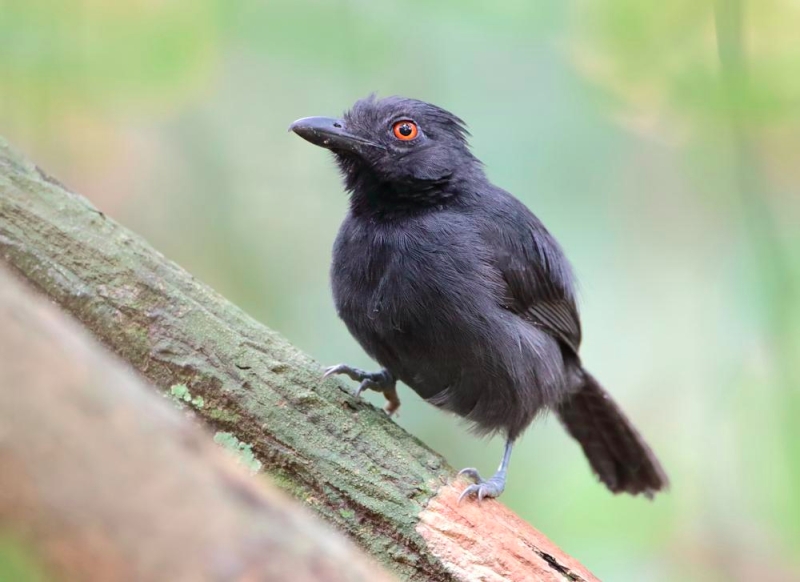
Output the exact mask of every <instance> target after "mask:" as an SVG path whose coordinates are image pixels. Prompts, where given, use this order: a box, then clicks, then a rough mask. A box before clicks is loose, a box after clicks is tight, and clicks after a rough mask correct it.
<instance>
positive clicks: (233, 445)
mask: <svg viewBox="0 0 800 582" xmlns="http://www.w3.org/2000/svg"><path fill="white" fill-rule="evenodd" d="M214 442H215V443H217V444H218V445H220V446H222V448H224V449H227V450H228V451H230V452H231V453H233V456H234V458H235V459H236V462H237V463H238V464H240V465H243V466H245V467H246V468H247V469H248V470H249V471H250V473H251V474H252V475H255V474H256V473H258V472H259V471H260V470H261V461H259V460H258V459H256V457H255V455H254V454H253V445H251V444H249V443H243V442H242V441H240V440H239V439H237V438H236V437H235V436H234V435H233V434H231V433H229V432H218V433H217V434H215V435H214Z"/></svg>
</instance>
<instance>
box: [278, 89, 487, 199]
mask: <svg viewBox="0 0 800 582" xmlns="http://www.w3.org/2000/svg"><path fill="white" fill-rule="evenodd" d="M289 130H290V131H293V132H295V133H296V134H297V135H299V136H300V137H302V138H303V139H305V140H307V141H309V142H311V143H313V144H314V145H318V146H320V147H323V148H326V149H329V150H330V151H331V152H333V154H334V156H335V158H336V161H337V163H338V164H339V167H340V168H341V170H342V173H343V175H344V180H345V187H346V188H347V190H348V191H350V192H351V193H352V195H353V202H354V203H357V204H370V205H378V206H383V207H387V206H388V207H391V206H402V207H407V206H425V205H433V204H440V203H442V202H443V201H445V200H447V199H450V198H452V197H453V196H454V195H455V191H456V189H455V188H454V187H453V182H454V181H456V180H461V179H468V178H469V176H470V175H473V174H478V173H480V174H481V175H482V172H481V169H480V163H479V162H478V160H477V159H476V158H475V157H474V156H473V155H472V153H471V152H470V151H469V146H468V144H467V135H468V132H467V129H466V127H465V125H464V122H463V121H461V120H460V119H459V118H458V117H456V116H455V115H453V114H452V113H449V112H448V111H445V110H444V109H441V108H440V107H436V106H435V105H430V104H429V103H425V102H423V101H417V100H415V99H406V98H403V97H387V98H385V99H377V98H375V97H374V96H370V97H368V98H366V99H361V100H360V101H357V102H356V104H355V105H353V107H352V108H351V109H350V111H348V112H347V113H345V114H344V116H343V117H342V118H341V119H334V118H329V117H305V118H303V119H298V120H297V121H295V122H294V123H293V124H292V125H291V126H290V127H289Z"/></svg>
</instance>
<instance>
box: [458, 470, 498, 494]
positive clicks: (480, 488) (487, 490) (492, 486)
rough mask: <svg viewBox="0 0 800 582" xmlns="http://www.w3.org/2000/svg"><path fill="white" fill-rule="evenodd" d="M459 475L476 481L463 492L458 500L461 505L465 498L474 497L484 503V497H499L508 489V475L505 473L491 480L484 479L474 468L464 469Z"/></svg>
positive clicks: (495, 475)
mask: <svg viewBox="0 0 800 582" xmlns="http://www.w3.org/2000/svg"><path fill="white" fill-rule="evenodd" d="M458 474H459V475H465V476H466V477H468V478H470V479H472V480H473V481H475V483H474V484H473V485H470V486H469V487H467V488H466V489H464V491H462V492H461V495H460V496H459V498H458V502H459V503H461V502H462V501H463V500H464V498H465V497H471V496H472V495H475V496H476V497H477V498H478V501H483V499H484V497H492V498H493V497H499V496H500V494H501V493H502V492H503V490H504V489H505V488H506V474H505V472H504V471H498V472H497V473H495V474H494V475H492V476H491V477H490V478H489V479H482V478H481V475H480V473H478V470H477V469H472V468H469V469H462V470H461V471H459V472H458Z"/></svg>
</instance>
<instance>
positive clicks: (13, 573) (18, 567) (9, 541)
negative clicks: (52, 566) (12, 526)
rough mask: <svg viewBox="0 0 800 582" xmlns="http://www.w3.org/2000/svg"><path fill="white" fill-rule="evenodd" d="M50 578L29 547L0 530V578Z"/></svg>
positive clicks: (17, 581) (18, 581) (16, 581)
mask: <svg viewBox="0 0 800 582" xmlns="http://www.w3.org/2000/svg"><path fill="white" fill-rule="evenodd" d="M50 579H51V578H50V577H49V576H47V575H45V570H44V569H43V568H42V565H41V564H40V563H39V562H38V560H37V559H36V557H35V556H34V555H33V554H32V553H31V551H30V548H28V547H26V545H25V544H24V543H22V542H20V541H19V540H17V539H16V538H14V537H11V536H10V535H4V534H3V532H2V531H0V580H4V581H5V580H8V581H9V582H11V581H13V582H45V581H46V580H50Z"/></svg>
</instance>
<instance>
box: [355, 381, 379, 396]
mask: <svg viewBox="0 0 800 582" xmlns="http://www.w3.org/2000/svg"><path fill="white" fill-rule="evenodd" d="M376 385H377V384H376V383H375V382H373V381H372V380H369V379H367V380H364V381H363V382H361V384H359V386H358V388H357V389H356V391H355V397H356V398H359V397H360V396H361V393H362V392H364V390H369V389H370V388H373V387H374V386H376Z"/></svg>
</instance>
